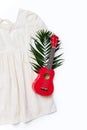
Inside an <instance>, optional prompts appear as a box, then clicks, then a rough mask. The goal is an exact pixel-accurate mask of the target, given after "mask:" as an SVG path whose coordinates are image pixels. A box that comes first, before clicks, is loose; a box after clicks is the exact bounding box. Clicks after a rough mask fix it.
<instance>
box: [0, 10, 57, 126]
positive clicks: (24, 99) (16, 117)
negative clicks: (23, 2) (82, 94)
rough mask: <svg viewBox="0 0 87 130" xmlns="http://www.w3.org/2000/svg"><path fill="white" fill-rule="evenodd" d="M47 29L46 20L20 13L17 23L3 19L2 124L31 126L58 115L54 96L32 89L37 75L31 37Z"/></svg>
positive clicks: (0, 21) (0, 58) (0, 38)
mask: <svg viewBox="0 0 87 130" xmlns="http://www.w3.org/2000/svg"><path fill="white" fill-rule="evenodd" d="M42 28H44V29H47V27H46V25H45V23H44V22H43V21H42V19H41V18H40V17H39V16H38V15H37V14H35V13H34V12H31V11H29V10H25V9H21V8H20V9H19V11H18V14H17V19H16V22H14V23H13V22H11V21H10V20H8V19H1V18H0V124H4V123H11V124H14V123H19V122H28V121H31V120H33V119H35V118H37V117H40V116H43V115H46V114H48V113H52V112H55V111H56V106H55V103H54V100H53V96H49V97H43V96H40V95H38V94H36V93H35V92H34V91H33V89H32V82H33V80H34V79H35V78H36V76H37V74H36V73H35V72H34V71H33V70H32V69H31V64H30V59H31V58H30V57H31V53H30V52H29V49H30V46H29V44H30V42H32V40H31V37H32V36H33V37H34V36H35V32H36V31H37V30H39V29H42Z"/></svg>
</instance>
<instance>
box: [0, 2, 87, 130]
mask: <svg viewBox="0 0 87 130" xmlns="http://www.w3.org/2000/svg"><path fill="white" fill-rule="evenodd" d="M86 2H87V1H86V0H43V1H42V0H3V1H2V0H0V18H4V19H6V18H7V19H10V20H11V21H13V22H15V21H16V17H17V13H18V9H19V8H23V9H28V10H31V11H33V12H35V13H37V14H38V15H39V16H40V17H41V18H42V19H43V21H44V22H45V24H46V25H47V27H48V28H49V29H50V30H51V31H53V32H55V33H56V34H57V35H58V36H59V37H60V39H61V41H62V48H63V49H62V52H64V56H63V57H64V59H65V62H64V64H63V66H61V67H60V68H58V69H56V74H55V79H54V84H55V93H54V99H55V102H56V105H57V112H56V113H54V114H51V115H47V116H44V117H41V118H39V119H36V120H33V121H31V122H30V123H28V124H20V125H0V130H2V129H3V130H14V129H17V130H87V3H86Z"/></svg>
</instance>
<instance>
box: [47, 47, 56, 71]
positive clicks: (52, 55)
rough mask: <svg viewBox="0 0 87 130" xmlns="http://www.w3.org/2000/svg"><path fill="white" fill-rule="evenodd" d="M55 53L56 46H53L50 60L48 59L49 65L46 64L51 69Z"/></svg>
mask: <svg viewBox="0 0 87 130" xmlns="http://www.w3.org/2000/svg"><path fill="white" fill-rule="evenodd" d="M54 54H55V48H52V49H51V52H50V57H49V61H48V64H47V66H46V67H47V68H48V69H49V70H50V69H52V64H53V59H54Z"/></svg>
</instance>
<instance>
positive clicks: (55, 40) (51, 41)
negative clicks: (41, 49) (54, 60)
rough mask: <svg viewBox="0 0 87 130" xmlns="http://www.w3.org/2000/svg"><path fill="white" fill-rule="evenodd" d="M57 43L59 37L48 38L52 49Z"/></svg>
mask: <svg viewBox="0 0 87 130" xmlns="http://www.w3.org/2000/svg"><path fill="white" fill-rule="evenodd" d="M58 41H59V37H58V36H56V35H54V34H53V35H52V36H51V38H50V43H51V45H52V47H56V46H57V45H58Z"/></svg>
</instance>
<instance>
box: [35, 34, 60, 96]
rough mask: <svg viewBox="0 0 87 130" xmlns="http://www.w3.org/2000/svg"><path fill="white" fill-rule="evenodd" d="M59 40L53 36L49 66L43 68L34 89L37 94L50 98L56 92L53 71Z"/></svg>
mask: <svg viewBox="0 0 87 130" xmlns="http://www.w3.org/2000/svg"><path fill="white" fill-rule="evenodd" d="M58 41H59V38H58V37H57V36H56V35H52V36H51V40H50V44H51V46H52V48H51V52H50V56H49V61H48V64H47V66H45V67H41V68H40V69H39V72H38V76H37V78H36V79H35V81H34V82H33V85H32V87H33V89H34V91H35V92H36V93H37V94H40V95H42V96H50V95H51V94H52V93H53V91H54V85H53V78H54V74H55V72H54V70H53V69H52V64H53V59H54V54H55V49H56V46H57V45H58Z"/></svg>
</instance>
